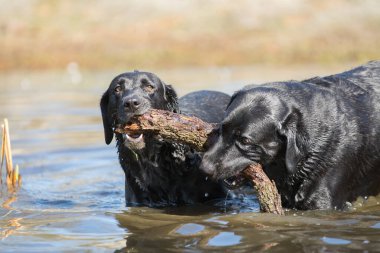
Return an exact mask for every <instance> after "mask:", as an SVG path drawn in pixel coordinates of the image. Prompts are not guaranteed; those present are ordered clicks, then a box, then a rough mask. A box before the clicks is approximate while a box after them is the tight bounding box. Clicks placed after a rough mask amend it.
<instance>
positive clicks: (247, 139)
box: [240, 136, 252, 145]
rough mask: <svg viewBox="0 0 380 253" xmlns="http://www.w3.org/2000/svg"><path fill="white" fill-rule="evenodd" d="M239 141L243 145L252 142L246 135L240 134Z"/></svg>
mask: <svg viewBox="0 0 380 253" xmlns="http://www.w3.org/2000/svg"><path fill="white" fill-rule="evenodd" d="M240 142H241V143H242V144H244V145H249V144H252V140H251V139H249V138H247V137H243V136H241V137H240Z"/></svg>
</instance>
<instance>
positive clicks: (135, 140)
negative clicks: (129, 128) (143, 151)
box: [124, 133, 144, 143]
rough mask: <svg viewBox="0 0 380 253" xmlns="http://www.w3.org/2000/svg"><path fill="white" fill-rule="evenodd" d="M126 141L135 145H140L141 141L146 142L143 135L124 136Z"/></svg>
mask: <svg viewBox="0 0 380 253" xmlns="http://www.w3.org/2000/svg"><path fill="white" fill-rule="evenodd" d="M124 139H125V140H127V141H129V142H133V143H138V142H141V141H144V135H143V134H142V133H141V134H124Z"/></svg>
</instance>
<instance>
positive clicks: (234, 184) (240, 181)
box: [222, 173, 248, 190]
mask: <svg viewBox="0 0 380 253" xmlns="http://www.w3.org/2000/svg"><path fill="white" fill-rule="evenodd" d="M222 182H223V184H224V185H225V186H226V187H227V188H228V189H230V190H234V189H237V188H240V187H241V186H243V185H244V184H245V183H247V182H248V180H247V178H245V177H244V176H243V174H242V173H239V174H237V175H235V176H232V177H228V178H226V179H223V180H222Z"/></svg>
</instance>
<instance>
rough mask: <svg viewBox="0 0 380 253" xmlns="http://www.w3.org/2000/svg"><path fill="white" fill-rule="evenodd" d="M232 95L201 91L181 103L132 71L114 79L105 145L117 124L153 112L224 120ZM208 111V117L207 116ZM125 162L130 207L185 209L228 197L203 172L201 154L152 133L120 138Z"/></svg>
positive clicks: (154, 80) (107, 96) (106, 101)
mask: <svg viewBox="0 0 380 253" xmlns="http://www.w3.org/2000/svg"><path fill="white" fill-rule="evenodd" d="M229 99H230V97H229V96H228V95H226V94H224V93H221V92H213V91H200V92H194V93H190V94H189V95H187V96H184V97H183V98H181V99H179V100H178V99H177V95H176V92H175V91H174V89H173V88H172V87H171V86H170V85H166V84H165V83H163V82H162V81H161V80H160V79H159V78H158V77H157V76H156V75H154V74H152V73H148V72H138V71H135V72H129V73H124V74H121V75H119V76H117V77H115V78H114V80H113V81H112V82H111V84H110V86H109V88H108V90H107V91H106V92H105V93H104V95H103V97H102V99H101V103H100V104H101V110H102V117H103V125H104V133H105V141H106V143H107V144H109V143H110V142H111V141H112V139H113V136H114V131H113V130H114V128H115V127H116V125H117V124H125V123H127V122H129V120H130V119H131V118H132V117H134V116H136V115H141V114H143V113H145V112H147V111H148V110H149V109H161V110H168V111H172V112H180V107H182V108H183V111H184V112H186V113H187V114H191V115H193V116H197V117H200V118H201V119H203V120H204V121H207V122H210V123H217V122H219V121H220V120H221V119H222V117H223V114H224V110H225V108H226V106H227V104H228V101H229ZM205 112H207V113H205ZM115 137H116V145H117V148H118V153H119V161H120V164H121V167H122V168H123V170H124V172H125V179H126V181H125V194H126V195H125V198H126V202H127V205H147V206H166V205H181V204H189V203H195V202H204V201H207V200H211V199H215V198H219V197H223V196H225V192H224V189H223V188H222V187H221V186H220V185H219V184H218V183H215V182H212V181H211V180H209V179H208V177H207V175H206V174H205V173H203V172H202V171H200V170H199V164H200V161H201V155H200V154H199V153H196V152H194V151H193V150H192V149H191V148H189V147H188V146H186V145H182V144H178V143H168V142H165V141H164V140H159V139H157V138H156V137H153V136H150V135H146V134H144V135H138V136H130V135H127V134H118V133H116V134H115Z"/></svg>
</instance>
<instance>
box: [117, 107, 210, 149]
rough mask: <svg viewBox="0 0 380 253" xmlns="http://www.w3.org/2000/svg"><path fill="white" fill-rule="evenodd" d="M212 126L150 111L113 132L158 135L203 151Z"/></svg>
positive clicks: (181, 116)
mask: <svg viewBox="0 0 380 253" xmlns="http://www.w3.org/2000/svg"><path fill="white" fill-rule="evenodd" d="M213 128H214V125H212V124H209V123H206V122H204V121H202V120H201V119H199V118H196V117H189V116H186V115H183V114H178V113H173V112H169V111H162V110H155V109H152V110H150V111H148V112H147V113H145V114H143V115H141V116H138V117H137V118H136V119H135V120H134V121H133V122H131V124H128V125H126V126H124V128H122V127H120V128H117V129H116V130H115V132H117V133H135V134H136V133H137V134H138V133H141V132H145V133H146V132H148V133H154V134H156V135H160V136H161V137H162V138H164V139H165V140H171V141H174V142H180V143H185V144H187V145H189V146H191V147H192V148H194V149H195V150H197V151H202V150H204V144H205V143H206V141H207V139H208V135H209V134H210V133H211V131H212V130H213Z"/></svg>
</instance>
